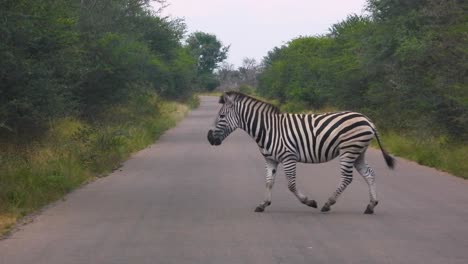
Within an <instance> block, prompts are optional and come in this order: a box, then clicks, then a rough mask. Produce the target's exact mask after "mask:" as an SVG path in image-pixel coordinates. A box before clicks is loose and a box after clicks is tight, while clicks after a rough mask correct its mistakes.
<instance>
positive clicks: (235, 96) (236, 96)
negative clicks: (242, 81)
mask: <svg viewBox="0 0 468 264" xmlns="http://www.w3.org/2000/svg"><path fill="white" fill-rule="evenodd" d="M226 95H227V96H229V97H231V98H233V100H234V102H239V101H240V100H242V99H247V100H251V101H255V102H260V103H262V104H265V105H267V106H269V107H270V108H271V109H272V110H273V112H274V113H275V114H279V113H280V109H279V108H278V107H277V106H276V105H274V104H271V103H267V102H264V101H262V100H259V99H257V98H255V97H252V96H250V95H246V94H243V93H240V92H235V91H229V92H226ZM219 103H220V104H224V103H225V102H224V95H221V96H220V97H219Z"/></svg>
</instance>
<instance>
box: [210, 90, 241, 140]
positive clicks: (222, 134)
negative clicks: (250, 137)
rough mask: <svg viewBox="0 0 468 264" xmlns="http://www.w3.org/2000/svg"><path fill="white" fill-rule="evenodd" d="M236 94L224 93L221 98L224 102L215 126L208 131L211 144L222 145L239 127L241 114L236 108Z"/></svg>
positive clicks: (220, 101) (220, 100) (221, 101)
mask: <svg viewBox="0 0 468 264" xmlns="http://www.w3.org/2000/svg"><path fill="white" fill-rule="evenodd" d="M235 96H236V95H235V94H229V93H224V94H223V95H221V97H220V98H219V103H220V104H223V106H222V107H221V109H220V110H219V113H218V116H217V117H216V120H215V122H214V128H212V129H210V130H209V131H208V141H209V142H210V144H211V145H215V146H218V145H221V143H222V142H223V140H224V139H225V138H227V137H228V136H229V134H231V133H232V132H233V131H234V130H236V128H238V127H239V114H238V112H237V111H236V109H235V101H234V97H235Z"/></svg>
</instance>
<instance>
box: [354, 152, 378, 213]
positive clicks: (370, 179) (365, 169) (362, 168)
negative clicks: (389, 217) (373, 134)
mask: <svg viewBox="0 0 468 264" xmlns="http://www.w3.org/2000/svg"><path fill="white" fill-rule="evenodd" d="M354 167H355V168H356V170H357V171H358V172H359V174H361V176H362V177H363V178H364V180H365V181H366V182H367V185H369V198H370V202H369V204H368V205H367V208H366V210H365V211H364V213H365V214H373V213H374V208H375V206H376V205H377V204H378V203H379V201H378V200H377V193H376V190H375V172H374V170H373V169H372V168H371V167H369V165H367V163H366V160H365V152H363V153H362V154H361V155H360V156H359V157H358V159H357V160H356V162H355V163H354Z"/></svg>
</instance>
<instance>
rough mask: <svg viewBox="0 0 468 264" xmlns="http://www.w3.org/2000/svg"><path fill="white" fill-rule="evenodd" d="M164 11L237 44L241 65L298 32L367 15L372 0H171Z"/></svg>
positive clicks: (233, 53)
mask: <svg viewBox="0 0 468 264" xmlns="http://www.w3.org/2000/svg"><path fill="white" fill-rule="evenodd" d="M168 3H169V4H170V5H169V6H168V7H167V8H166V9H165V10H164V12H163V15H169V16H172V17H179V18H184V19H185V22H186V24H187V27H188V31H189V32H190V33H191V32H194V31H203V32H207V33H211V34H215V35H216V36H217V38H218V39H219V40H221V41H222V42H223V44H224V45H231V48H230V50H229V54H228V59H227V61H228V62H229V63H233V64H234V65H235V66H236V67H238V66H240V65H241V64H242V59H243V58H245V57H249V58H255V59H256V60H257V62H261V59H262V58H263V56H265V55H266V54H267V52H268V51H269V50H271V49H273V47H275V46H280V45H282V44H284V43H286V42H288V41H290V40H291V39H293V38H295V37H298V36H310V35H318V34H323V33H326V32H327V30H328V28H329V27H330V26H331V25H332V24H334V23H336V22H339V21H341V20H343V19H345V18H346V16H347V15H349V14H353V13H356V14H362V13H363V11H364V7H365V4H366V0H288V1H285V0H283V1H281V0H250V1H249V0H230V1H224V0H168Z"/></svg>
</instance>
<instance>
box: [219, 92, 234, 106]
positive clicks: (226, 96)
mask: <svg viewBox="0 0 468 264" xmlns="http://www.w3.org/2000/svg"><path fill="white" fill-rule="evenodd" d="M233 102H234V101H233V99H232V97H231V96H230V95H229V94H227V93H224V94H223V95H221V96H220V97H219V103H220V104H225V103H229V104H232V103H233Z"/></svg>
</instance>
